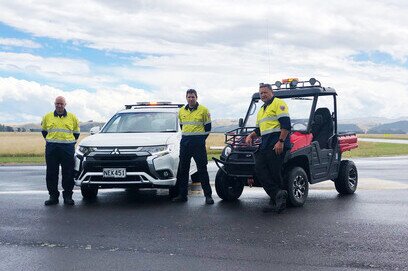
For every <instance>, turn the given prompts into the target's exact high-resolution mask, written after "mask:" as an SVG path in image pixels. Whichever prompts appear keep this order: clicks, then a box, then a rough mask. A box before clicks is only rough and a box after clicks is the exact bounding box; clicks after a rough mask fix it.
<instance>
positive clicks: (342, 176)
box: [213, 78, 358, 206]
mask: <svg viewBox="0 0 408 271" xmlns="http://www.w3.org/2000/svg"><path fill="white" fill-rule="evenodd" d="M272 88H273V92H274V95H275V96H276V97H278V98H280V99H284V100H285V102H286V103H287V104H288V107H289V113H290V116H291V121H292V131H291V133H290V142H291V143H292V148H291V150H290V151H288V152H287V153H286V156H285V159H284V164H283V167H282V175H283V180H284V186H285V188H286V189H287V191H288V203H289V204H290V205H292V206H302V205H303V204H304V203H305V201H306V199H307V196H308V191H309V184H315V183H319V182H322V181H327V180H332V181H333V182H334V185H335V187H336V190H337V191H338V192H339V193H340V194H352V193H354V192H355V191H356V189H357V183H358V173H357V168H356V166H355V164H354V163H353V162H352V161H350V160H342V154H343V152H345V151H348V150H351V149H354V148H357V147H358V143H357V136H356V134H355V133H339V132H338V131H337V102H336V96H337V94H336V91H335V90H334V89H333V88H330V87H322V86H321V83H320V82H319V81H317V80H316V79H314V78H311V79H310V80H309V81H298V80H297V79H294V78H292V79H291V80H286V81H284V80H283V83H282V82H279V81H277V82H276V83H275V84H272ZM259 101H260V97H259V93H258V92H256V93H254V94H253V95H252V99H251V103H250V105H249V108H248V111H247V114H246V116H245V118H244V119H240V120H239V128H237V129H234V130H231V131H228V132H226V133H225V143H226V144H227V146H226V147H225V148H224V150H223V151H222V154H221V157H220V159H217V158H213V160H214V161H215V162H216V164H217V166H218V167H219V170H218V172H217V175H216V179H215V188H216V191H217V194H218V196H219V197H220V198H222V199H224V200H236V199H238V198H239V197H240V196H241V194H242V191H243V189H244V186H245V185H250V186H259V187H261V186H262V185H261V184H260V182H259V180H258V179H257V176H256V172H255V170H254V168H255V167H254V165H255V157H254V153H255V152H256V150H257V148H258V146H259V144H260V142H261V138H258V139H257V140H255V144H254V146H247V145H246V144H245V137H246V136H247V135H248V134H249V133H251V132H252V131H253V130H254V129H255V127H254V126H255V121H256V112H257V111H258V110H257V106H258V105H259V104H258V102H259Z"/></svg>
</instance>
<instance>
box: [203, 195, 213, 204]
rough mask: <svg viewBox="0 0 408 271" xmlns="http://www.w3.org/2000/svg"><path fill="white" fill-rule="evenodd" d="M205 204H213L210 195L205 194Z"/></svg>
mask: <svg viewBox="0 0 408 271" xmlns="http://www.w3.org/2000/svg"><path fill="white" fill-rule="evenodd" d="M205 204H214V200H213V198H212V197H211V196H205Z"/></svg>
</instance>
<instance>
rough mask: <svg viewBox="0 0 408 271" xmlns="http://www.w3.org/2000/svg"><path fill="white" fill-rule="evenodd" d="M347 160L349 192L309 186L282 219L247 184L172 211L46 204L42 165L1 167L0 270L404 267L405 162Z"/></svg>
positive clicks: (113, 200)
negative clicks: (354, 172)
mask: <svg viewBox="0 0 408 271" xmlns="http://www.w3.org/2000/svg"><path fill="white" fill-rule="evenodd" d="M355 162H356V165H357V167H358V170H359V178H360V183H359V188H358V190H357V192H356V194H354V195H351V196H339V195H338V194H337V192H336V191H335V189H334V185H333V184H332V183H331V182H325V183H321V184H317V185H313V186H311V188H312V189H311V191H310V193H309V198H308V201H307V202H306V204H305V206H304V207H301V208H289V209H287V210H286V212H285V213H284V214H281V215H277V214H264V213H262V212H261V209H262V207H263V206H264V205H265V204H267V202H268V197H267V196H266V194H265V192H264V191H263V190H262V189H261V188H249V187H246V188H245V190H244V193H243V195H242V196H241V198H240V199H239V200H238V201H236V202H223V201H221V200H220V198H218V197H217V196H216V194H215V192H214V199H215V204H214V205H212V206H207V205H205V204H204V197H203V196H202V193H201V191H199V188H198V187H197V186H193V187H192V189H191V191H190V195H189V201H188V202H187V203H181V204H176V203H171V202H170V201H169V199H168V196H167V191H166V190H141V191H139V192H127V191H123V190H112V189H111V190H106V191H103V190H101V192H100V194H99V195H98V199H97V200H96V201H94V202H86V201H83V200H82V198H81V196H80V192H79V191H77V190H76V191H75V194H74V199H75V200H76V205H75V206H73V207H68V206H64V205H63V204H62V203H60V204H59V205H57V206H51V207H45V206H44V205H43V202H44V200H45V199H47V197H48V195H47V192H46V190H45V181H44V173H45V167H41V166H24V167H10V166H1V167H0V219H1V222H0V259H1V260H0V270H408V260H407V259H408V208H407V207H408V178H407V177H406V176H408V167H407V165H408V156H404V157H390V158H368V159H356V160H355ZM209 169H210V175H211V176H212V177H211V179H212V180H214V178H213V176H214V174H215V170H216V167H215V165H214V164H210V165H209Z"/></svg>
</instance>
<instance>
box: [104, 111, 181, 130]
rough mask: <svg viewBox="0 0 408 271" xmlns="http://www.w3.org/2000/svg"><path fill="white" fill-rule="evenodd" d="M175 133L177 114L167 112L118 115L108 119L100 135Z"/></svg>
mask: <svg viewBox="0 0 408 271" xmlns="http://www.w3.org/2000/svg"><path fill="white" fill-rule="evenodd" d="M166 132H177V114H176V113H168V112H130V113H119V114H116V115H115V116H113V117H112V119H110V121H109V122H108V123H107V124H106V126H105V127H104V128H103V130H102V131H101V133H166Z"/></svg>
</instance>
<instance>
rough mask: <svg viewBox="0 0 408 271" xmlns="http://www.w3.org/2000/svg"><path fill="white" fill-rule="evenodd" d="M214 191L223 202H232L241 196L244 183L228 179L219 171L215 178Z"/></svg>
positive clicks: (239, 180)
mask: <svg viewBox="0 0 408 271" xmlns="http://www.w3.org/2000/svg"><path fill="white" fill-rule="evenodd" d="M215 190H216V191H217V194H218V196H219V197H220V198H222V199H223V200H226V201H233V200H236V199H238V198H239V197H240V196H241V194H242V191H243V190H244V182H243V181H242V180H241V179H238V178H237V179H234V178H232V177H228V176H227V175H226V174H225V173H224V171H222V170H221V169H219V170H218V172H217V175H216V176H215Z"/></svg>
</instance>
